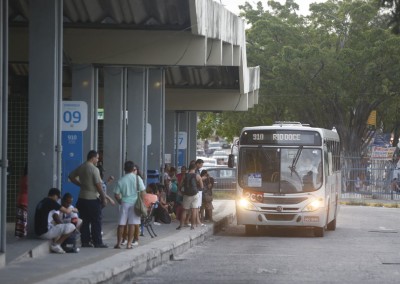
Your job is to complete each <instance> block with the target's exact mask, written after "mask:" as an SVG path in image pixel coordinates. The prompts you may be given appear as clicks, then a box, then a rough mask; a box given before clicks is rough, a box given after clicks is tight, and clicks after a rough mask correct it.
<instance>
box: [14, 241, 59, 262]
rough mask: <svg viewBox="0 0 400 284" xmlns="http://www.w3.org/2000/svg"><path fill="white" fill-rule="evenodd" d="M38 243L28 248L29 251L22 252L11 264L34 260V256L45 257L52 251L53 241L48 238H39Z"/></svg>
mask: <svg viewBox="0 0 400 284" xmlns="http://www.w3.org/2000/svg"><path fill="white" fill-rule="evenodd" d="M37 243H38V244H37V245H36V246H34V247H33V248H32V249H30V250H28V251H27V252H24V253H22V254H21V255H20V256H18V257H17V258H15V259H14V260H13V261H11V262H10V263H9V264H7V265H10V264H14V263H18V262H21V261H27V260H32V258H37V257H43V256H46V255H48V254H49V253H50V244H51V241H47V240H39V239H38V240H37Z"/></svg>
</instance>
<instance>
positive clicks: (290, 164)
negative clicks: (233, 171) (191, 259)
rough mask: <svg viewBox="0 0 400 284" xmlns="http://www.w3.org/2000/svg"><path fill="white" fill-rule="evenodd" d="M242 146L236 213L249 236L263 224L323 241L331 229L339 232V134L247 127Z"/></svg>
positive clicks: (292, 126) (280, 125)
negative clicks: (304, 231)
mask: <svg viewBox="0 0 400 284" xmlns="http://www.w3.org/2000/svg"><path fill="white" fill-rule="evenodd" d="M237 146H238V163H237V199H236V215H237V223H238V225H245V229H246V234H249V235H252V234H255V233H256V232H257V230H258V228H262V227H261V226H265V228H268V227H304V228H313V230H314V235H315V236H317V237H323V236H324V232H325V229H327V230H335V229H336V218H337V215H338V210H339V199H340V193H341V176H340V140H339V136H338V134H337V133H336V131H331V130H327V129H322V128H313V127H310V126H308V125H303V124H301V123H298V122H276V123H275V124H273V125H272V126H256V127H245V128H244V129H243V130H242V133H241V135H240V138H239V141H238V145H237ZM231 158H232V155H231V156H230V160H231ZM231 163H232V162H231V161H230V163H229V164H231Z"/></svg>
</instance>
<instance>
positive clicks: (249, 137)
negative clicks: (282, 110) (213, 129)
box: [240, 130, 322, 146]
mask: <svg viewBox="0 0 400 284" xmlns="http://www.w3.org/2000/svg"><path fill="white" fill-rule="evenodd" d="M255 144H256V145H286V146H289V145H303V146H321V145H322V140H321V135H320V134H319V133H318V132H316V131H302V130H298V131H297V130H248V131H245V132H243V134H242V136H241V137H240V145H255Z"/></svg>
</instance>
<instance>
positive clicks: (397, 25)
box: [379, 0, 400, 35]
mask: <svg viewBox="0 0 400 284" xmlns="http://www.w3.org/2000/svg"><path fill="white" fill-rule="evenodd" d="M379 3H380V5H381V7H383V8H385V9H386V10H389V17H388V19H387V26H388V27H389V28H390V29H391V30H392V32H393V33H394V34H397V35H399V34H400V0H379Z"/></svg>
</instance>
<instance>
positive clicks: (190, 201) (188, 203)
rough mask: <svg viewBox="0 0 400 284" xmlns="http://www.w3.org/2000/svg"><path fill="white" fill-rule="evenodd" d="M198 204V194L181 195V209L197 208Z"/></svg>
mask: <svg viewBox="0 0 400 284" xmlns="http://www.w3.org/2000/svg"><path fill="white" fill-rule="evenodd" d="M198 205H199V195H198V194H195V195H193V196H187V195H184V196H183V203H182V206H183V209H186V210H187V209H192V208H199V207H198Z"/></svg>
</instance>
